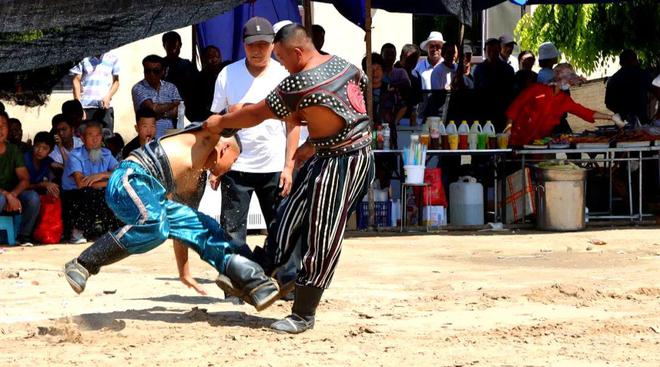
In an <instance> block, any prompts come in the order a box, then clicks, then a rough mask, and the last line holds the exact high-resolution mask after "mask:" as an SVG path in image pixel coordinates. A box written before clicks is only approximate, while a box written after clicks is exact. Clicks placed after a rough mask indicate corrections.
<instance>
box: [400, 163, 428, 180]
mask: <svg viewBox="0 0 660 367" xmlns="http://www.w3.org/2000/svg"><path fill="white" fill-rule="evenodd" d="M424 168H425V167H424V166H413V165H408V166H403V169H404V170H405V171H406V183H409V184H423V183H424Z"/></svg>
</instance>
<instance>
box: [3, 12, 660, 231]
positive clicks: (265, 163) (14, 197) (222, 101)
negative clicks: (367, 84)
mask: <svg viewBox="0 0 660 367" xmlns="http://www.w3.org/2000/svg"><path fill="white" fill-rule="evenodd" d="M279 26H282V25H281V24H279V23H278V24H276V25H275V28H274V27H273V26H272V25H271V24H270V22H268V21H267V20H265V19H263V18H258V17H255V18H252V19H251V20H250V21H248V22H247V23H246V24H245V26H244V28H243V40H244V48H245V51H246V55H247V56H246V58H244V59H242V60H238V61H236V62H233V63H232V62H229V61H225V62H223V59H222V55H221V52H220V49H219V48H218V47H216V46H213V45H210V46H208V47H206V48H204V49H203V50H201V52H200V60H201V69H200V70H198V68H197V66H196V65H195V64H194V63H193V62H191V61H190V60H187V59H183V58H181V57H180V56H179V55H180V50H181V47H182V40H181V37H180V36H179V34H177V33H176V32H167V33H165V34H164V35H163V37H162V44H163V49H164V54H165V55H164V56H159V55H147V56H146V57H144V58H143V59H142V67H143V72H144V78H143V79H142V80H140V81H139V82H138V83H136V84H135V85H134V86H132V88H131V95H132V100H133V107H134V111H135V130H136V132H137V136H136V137H135V138H134V139H133V140H131V141H130V142H128V143H127V144H124V140H123V138H122V137H121V136H120V135H119V134H117V133H115V132H114V130H115V127H116V124H115V121H114V110H113V104H112V99H113V96H114V95H115V94H116V93H117V91H118V90H119V88H121V84H120V78H119V76H120V73H121V65H120V60H119V58H118V57H117V56H116V55H114V54H113V53H111V52H109V53H104V54H101V55H94V56H90V57H86V58H84V59H83V60H82V61H80V63H78V64H77V65H76V66H75V67H73V68H72V69H71V70H70V73H71V74H72V76H73V81H72V89H73V97H74V99H72V100H69V101H66V102H65V103H63V104H62V106H61V113H58V114H57V115H55V116H53V117H52V120H51V121H52V128H51V130H50V131H42V132H39V133H37V134H36V135H35V136H34V139H33V141H29V139H28V140H27V141H24V140H23V130H22V124H21V121H19V120H18V119H16V118H11V117H10V116H9V115H8V114H7V112H5V110H4V106H2V105H1V104H0V211H2V213H1V215H10V216H13V217H14V218H15V220H19V221H20V229H19V231H18V233H17V241H18V242H19V243H22V244H29V243H30V242H31V241H33V229H34V228H35V226H36V225H37V223H38V222H39V221H40V220H42V218H40V211H41V213H42V215H47V213H45V214H44V211H43V210H42V208H41V203H42V202H43V198H44V197H51V198H57V199H58V200H59V201H60V202H61V208H62V214H61V217H62V224H63V227H64V233H63V236H62V238H63V240H64V241H66V242H70V243H74V244H77V243H85V242H87V241H88V240H91V239H94V238H96V237H98V236H100V235H101V234H103V233H104V232H107V231H108V230H113V229H115V228H116V227H117V226H119V225H120V223H118V222H117V221H116V219H115V218H114V215H112V213H111V211H110V210H109V209H108V207H107V205H106V204H105V200H104V198H105V187H106V185H107V181H108V178H109V177H110V174H111V173H112V171H113V169H114V168H115V167H116V166H117V164H118V162H119V161H121V160H122V159H125V158H126V157H127V156H128V155H129V154H130V152H131V151H133V150H134V149H136V148H138V147H140V146H142V145H144V144H146V143H147V142H149V141H150V140H152V139H158V138H160V137H162V136H163V135H165V134H166V133H167V132H168V131H169V130H171V129H175V128H177V127H178V128H181V127H182V126H183V121H181V119H182V118H183V116H184V115H185V116H186V117H187V119H188V120H190V121H203V120H204V119H206V118H207V117H208V116H210V115H211V114H214V113H224V111H227V110H231V108H232V106H233V105H236V104H244V103H254V102H257V101H259V100H261V99H263V98H264V97H266V93H268V92H269V91H270V90H272V89H273V88H274V87H275V86H277V85H278V84H279V82H280V81H281V80H283V79H284V78H285V77H286V76H287V75H288V73H287V72H286V70H285V69H284V68H283V67H282V66H281V65H280V64H279V63H277V62H276V61H275V60H273V59H272V52H273V44H272V42H273V36H274V34H275V32H276V30H277V28H278V27H279ZM312 34H313V40H314V45H315V46H316V47H317V49H318V50H319V51H320V52H322V53H325V52H323V51H322V50H321V48H322V47H323V45H324V37H325V30H324V29H323V28H322V27H320V26H318V25H315V26H314V27H313V32H312ZM484 44H485V47H484V50H483V55H484V56H483V61H482V62H480V63H475V62H474V61H475V60H474V57H473V53H474V52H473V51H474V50H473V49H472V47H471V46H469V45H465V46H463V47H460V44H459V43H457V42H452V41H450V40H445V39H444V36H443V34H442V33H441V32H438V31H433V32H430V34H429V36H428V37H427V39H425V40H424V41H423V42H421V44H420V45H419V46H417V45H414V44H406V45H404V46H403V47H402V49H401V50H400V52H399V53H397V49H396V47H395V46H394V45H393V44H391V43H386V44H384V45H382V48H381V50H380V53H374V54H372V55H371V75H370V78H371V81H372V87H373V90H372V92H373V111H374V118H373V128H374V129H379V128H381V127H383V126H388V127H389V129H390V131H391V133H390V135H389V136H390V139H391V142H390V147H391V148H395V147H397V133H396V131H397V128H398V127H399V126H401V125H403V124H410V125H414V124H416V123H417V121H423V119H424V118H425V117H427V116H443V118H444V120H446V121H448V120H449V119H452V118H455V119H466V118H470V119H479V120H483V121H486V120H490V121H492V122H493V124H494V125H495V127H496V129H497V130H498V132H501V131H504V130H511V131H512V132H513V133H514V134H518V136H517V137H516V139H515V141H516V142H520V143H521V144H524V143H526V142H529V141H531V140H533V139H535V138H537V135H538V132H537V131H538V130H539V129H537V127H535V126H527V125H529V124H535V123H536V122H535V121H533V120H532V119H530V118H529V116H530V114H534V113H537V112H535V111H536V110H535V109H538V108H539V106H543V107H544V108H548V109H549V110H550V109H553V108H555V110H556V111H555V112H553V113H552V114H551V115H552V116H551V117H547V116H545V117H543V119H544V121H543V129H541V130H542V131H543V132H544V133H547V132H570V126H568V123H567V122H566V118H565V117H566V115H565V113H576V114H578V115H579V116H580V117H582V118H584V119H585V120H588V121H592V122H593V120H594V119H596V118H601V119H610V118H612V114H610V113H600V112H597V111H592V110H590V109H588V108H585V107H584V106H580V105H578V104H577V103H574V102H573V101H572V100H571V98H570V87H571V86H573V85H576V84H579V83H580V82H581V81H582V79H581V78H579V77H577V75H576V74H575V72H574V70H573V68H572V67H571V66H570V65H568V64H566V63H560V60H561V54H560V52H559V50H558V49H557V48H556V47H555V46H554V45H553V44H552V43H550V42H545V43H543V44H541V46H540V47H539V49H538V50H536V53H535V52H533V51H532V50H522V51H520V52H519V53H518V55H517V56H514V51H515V49H516V47H517V44H516V41H515V39H514V37H513V36H511V35H510V34H504V35H502V36H501V37H499V38H490V39H488V40H486V41H485V43H484ZM397 56H398V59H397ZM366 60H367V59H366V57H365V59H363V62H362V67H363V69H364V70H365V71H366V70H367V65H366ZM537 60H538V68H535V65H537ZM620 65H621V69H620V70H619V71H618V72H617V73H616V74H614V75H613V76H612V77H611V78H610V80H609V82H608V85H607V94H606V100H605V102H606V105H607V107H608V108H609V109H610V110H611V111H612V112H614V113H617V114H619V115H620V116H621V117H622V118H623V119H625V120H627V121H631V122H633V121H634V122H635V123H639V124H649V123H653V121H654V120H655V121H657V120H659V119H660V114H659V113H658V111H657V109H655V110H654V109H653V107H652V106H651V103H650V102H649V101H650V98H649V95H651V96H655V98H656V99H657V98H658V97H659V94H660V92H659V91H660V85H659V84H660V82H659V81H658V78H655V80H653V77H652V76H651V74H650V73H649V72H647V71H644V70H642V68H640V66H639V62H638V60H637V56H636V54H635V52H633V51H632V50H624V51H623V52H622V53H621V56H620ZM535 70H536V71H535ZM540 95H543V96H545V97H547V98H545V99H543V100H542V101H540V100H539V96H540ZM449 96H450V97H449ZM450 100H451V103H449V101H450ZM452 106H453V107H452ZM525 111H527V112H525ZM520 134H522V135H520ZM239 136H240V138H241V141H242V144H243V147H244V148H243V153H241V156H240V158H239V160H238V161H237V162H236V164H235V165H234V169H233V171H231V172H230V173H228V174H227V175H226V176H224V177H223V178H222V179H221V180H220V179H217V178H214V177H210V180H211V182H212V183H213V184H214V185H215V187H217V186H218V185H220V184H221V185H222V190H223V200H222V212H223V213H222V216H221V221H222V222H223V223H222V224H223V227H224V228H226V229H227V231H228V232H229V233H231V235H232V236H233V237H236V238H237V239H240V240H244V239H245V231H246V218H247V211H248V204H249V199H250V197H251V195H252V193H253V192H255V193H256V194H257V196H258V197H259V202H260V203H261V207H262V208H261V209H262V212H263V213H264V216H265V217H266V219H267V221H268V222H271V221H272V220H273V219H274V216H275V210H276V208H277V206H278V205H279V202H280V200H281V197H283V196H286V194H287V193H288V190H289V189H290V187H291V182H292V175H293V163H292V162H293V161H292V154H293V151H295V149H294V148H296V147H297V144H298V141H297V137H296V141H295V142H294V141H292V139H291V137H290V136H289V133H288V131H287V128H286V125H285V123H284V122H282V121H279V120H272V121H269V122H267V123H265V124H262V125H259V126H257V127H254V128H250V129H244V130H242V131H240V132H239ZM203 184H204V183H200V189H201V188H203V187H204V185H203ZM229 212H231V213H238V215H234V214H232V215H228V214H227V213H229Z"/></svg>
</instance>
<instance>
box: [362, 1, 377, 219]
mask: <svg viewBox="0 0 660 367" xmlns="http://www.w3.org/2000/svg"><path fill="white" fill-rule="evenodd" d="M364 8H365V10H364V12H365V14H364V39H365V42H366V44H367V45H366V46H367V55H366V56H367V70H365V72H366V73H367V79H368V81H369V82H368V83H367V114H369V118H370V119H371V122H372V124H371V126H372V127H374V107H373V102H374V94H373V89H372V88H373V84H372V81H371V49H372V48H371V0H366V1H365V4H364ZM367 200H368V203H369V204H368V205H369V222H368V223H369V228H374V227H375V224H376V204H375V203H374V190H373V187H372V186H369V190H368V191H367Z"/></svg>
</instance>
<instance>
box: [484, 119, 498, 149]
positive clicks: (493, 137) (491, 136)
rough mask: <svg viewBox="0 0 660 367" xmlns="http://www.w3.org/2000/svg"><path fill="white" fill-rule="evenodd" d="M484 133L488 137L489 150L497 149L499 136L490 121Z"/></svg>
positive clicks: (487, 122) (485, 126)
mask: <svg viewBox="0 0 660 367" xmlns="http://www.w3.org/2000/svg"><path fill="white" fill-rule="evenodd" d="M484 133H485V134H486V135H488V149H497V134H496V133H495V126H494V125H493V123H492V122H491V121H490V120H487V121H486V125H484Z"/></svg>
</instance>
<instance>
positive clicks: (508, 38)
mask: <svg viewBox="0 0 660 367" xmlns="http://www.w3.org/2000/svg"><path fill="white" fill-rule="evenodd" d="M500 42H502V44H503V45H508V44H509V43H513V44H514V45H517V43H516V40H514V39H513V35H511V33H504V34H502V35H501V36H500Z"/></svg>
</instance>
